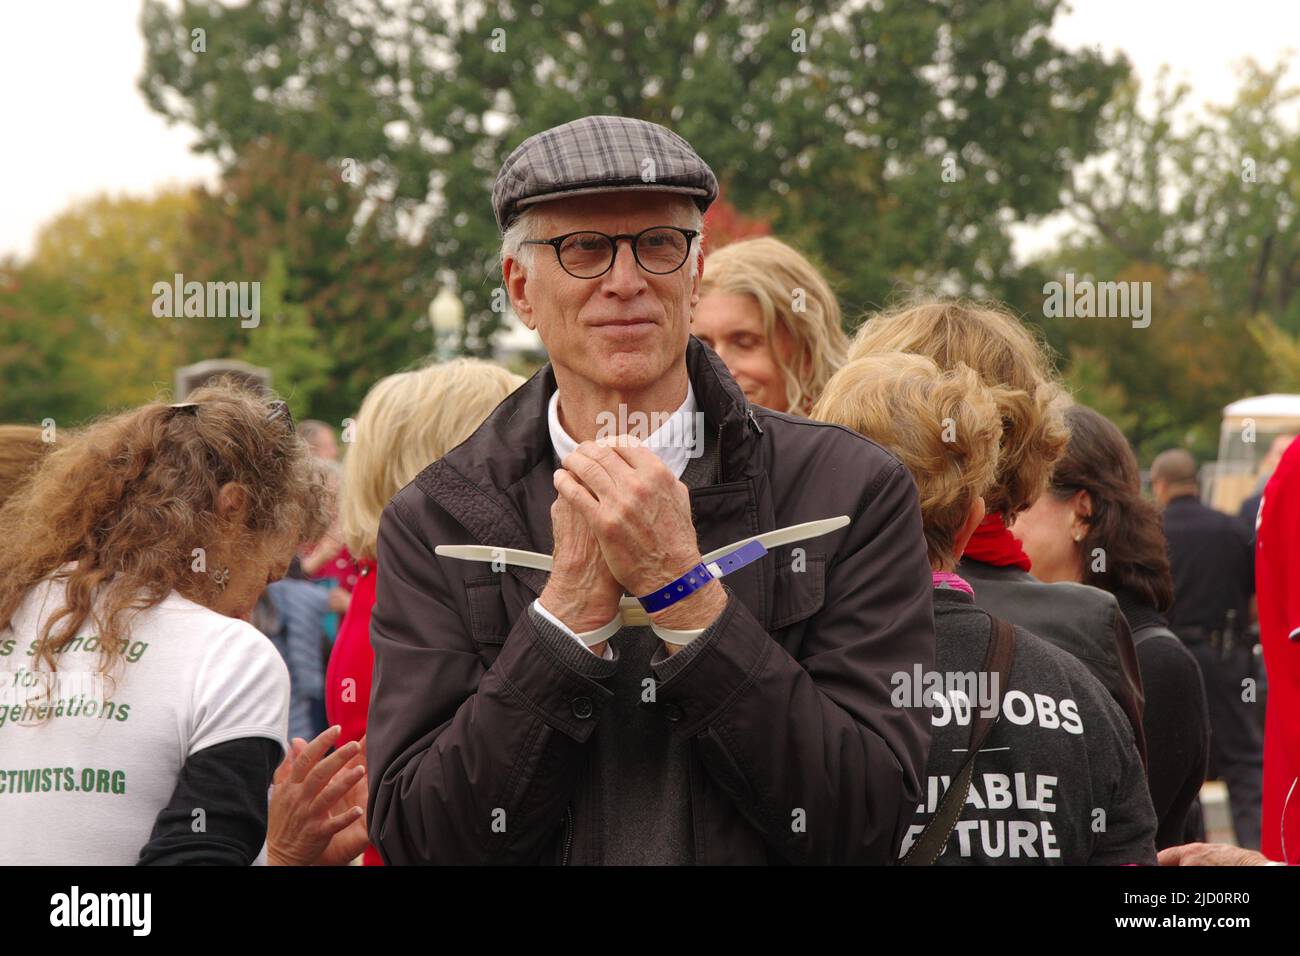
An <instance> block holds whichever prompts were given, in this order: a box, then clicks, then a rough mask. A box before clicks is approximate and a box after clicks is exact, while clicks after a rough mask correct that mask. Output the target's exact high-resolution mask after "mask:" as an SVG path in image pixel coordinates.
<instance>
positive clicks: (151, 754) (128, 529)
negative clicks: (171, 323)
mask: <svg viewBox="0 0 1300 956" xmlns="http://www.w3.org/2000/svg"><path fill="white" fill-rule="evenodd" d="M323 491H324V484H323V482H322V480H321V475H320V473H319V471H318V469H317V468H316V467H315V466H314V465H313V464H312V462H311V459H310V456H309V454H308V451H307V446H306V444H305V443H304V442H303V441H302V439H301V438H300V437H299V436H298V435H297V434H296V433H295V431H294V428H293V420H292V418H291V417H290V415H289V409H288V406H287V405H286V404H285V403H283V402H279V401H274V400H272V399H271V398H270V397H268V396H266V395H262V394H259V393H256V392H253V391H250V390H246V389H244V388H242V387H239V386H237V385H235V384H234V383H232V382H229V381H222V382H218V383H216V384H212V385H208V386H205V387H203V388H200V389H197V390H196V391H194V392H193V393H192V394H191V395H190V396H189V400H188V401H186V402H182V403H178V404H175V405H164V404H150V405H145V406H143V407H140V408H136V409H132V410H129V411H125V412H121V413H119V414H116V415H112V416H110V417H106V418H103V419H101V420H99V421H97V422H95V423H93V424H91V425H90V426H88V427H87V428H85V429H83V430H81V431H78V432H73V433H71V434H69V435H67V436H66V437H65V436H63V435H61V436H60V440H59V442H58V443H57V446H56V447H55V449H54V450H53V451H51V452H49V454H48V455H46V456H45V457H44V459H43V461H42V462H41V464H40V466H39V467H38V468H37V469H36V471H35V472H34V473H33V474H32V475H31V476H30V477H29V478H28V479H27V480H26V481H25V482H24V483H23V485H22V486H21V488H20V489H19V490H18V492H17V493H16V494H15V495H14V496H13V497H12V498H11V499H10V500H9V501H7V502H6V503H5V505H4V507H3V508H2V509H0V540H3V541H5V543H6V544H5V547H4V548H3V549H0V691H2V692H3V694H4V698H3V699H2V700H0V705H3V706H0V750H2V751H3V752H4V754H5V763H6V764H7V765H8V766H10V767H22V768H40V769H24V770H19V771H11V772H10V773H9V774H8V775H7V776H0V781H2V783H0V786H3V788H4V792H5V797H4V801H5V812H4V814H3V815H0V844H2V845H3V846H4V847H5V855H6V862H9V863H39V864H76V865H87V864H114V865H116V864H130V863H137V862H139V863H153V864H156V863H239V864H247V863H250V862H253V860H254V858H255V857H257V856H258V853H259V850H260V849H261V847H262V845H263V842H264V839H265V838H266V835H267V789H268V787H269V786H270V784H271V782H272V776H273V773H274V772H275V768H276V765H277V763H278V762H279V760H280V758H281V754H282V753H284V752H285V751H286V750H287V749H288V748H287V742H286V740H285V728H286V722H287V707H288V696H289V687H288V675H287V673H286V671H285V666H284V663H283V662H282V661H281V659H280V656H279V654H278V653H277V652H276V650H275V649H274V647H273V646H272V645H271V643H270V642H269V641H268V640H267V639H266V638H265V637H264V636H263V635H262V634H261V633H260V632H258V631H257V630H256V629H255V628H254V627H253V626H252V625H251V624H249V623H248V622H247V619H248V617H249V615H250V614H251V612H252V609H253V606H254V605H255V603H256V602H257V599H258V596H259V595H260V593H261V591H262V589H263V588H264V587H265V585H266V584H267V583H268V582H269V581H273V580H275V579H276V578H278V577H280V576H281V575H283V574H284V573H285V570H286V568H287V566H288V564H289V561H290V558H291V557H292V555H293V553H294V550H295V548H296V546H297V545H298V544H299V543H300V542H301V541H303V540H304V539H307V538H313V537H316V536H318V535H319V534H320V533H321V532H322V531H323V530H324V525H325V521H326V516H327V504H328V503H327V502H326V501H325V500H324V497H323ZM314 746H317V748H318V749H317V751H316V752H314V757H311V758H308V759H306V760H305V761H304V763H309V762H312V760H313V759H315V758H316V757H319V755H320V753H322V752H323V749H324V746H325V744H319V745H314ZM358 752H359V748H356V747H354V748H353V749H352V750H350V751H340V752H339V753H337V754H336V755H334V756H333V757H331V758H329V760H331V761H333V763H330V764H329V765H328V766H325V762H322V766H323V767H324V769H323V770H322V771H321V774H322V776H326V778H327V779H328V777H329V776H332V774H333V771H334V770H335V769H338V767H341V766H343V765H344V764H347V763H350V762H352V761H353V759H354V758H356V757H357V756H358ZM336 765H337V766H336ZM325 771H329V774H328V775H326V773H325ZM362 775H364V770H363V769H361V768H358V767H354V768H353V769H351V770H349V771H348V772H347V775H346V777H345V778H339V779H336V780H333V781H331V783H330V784H329V787H327V788H325V790H321V791H320V792H319V793H316V794H314V795H313V797H320V798H321V799H322V800H324V799H325V798H329V802H330V804H332V803H333V802H334V800H335V799H337V798H338V797H340V796H342V794H343V792H344V791H346V789H347V787H346V786H344V784H345V780H346V783H348V784H351V783H355V782H356V780H357V779H359V778H360V776H362ZM300 783H301V781H297V780H295V781H294V788H295V790H300V789H301V787H299V786H298V785H299V784H300ZM330 787H332V788H334V789H330ZM326 791H328V792H326ZM336 791H337V792H336ZM304 812H305V811H304ZM295 819H301V816H295ZM359 822H360V816H359V813H358V812H357V811H355V810H354V811H351V812H348V813H345V814H343V815H340V816H339V817H337V818H333V819H330V820H328V821H326V823H327V829H328V830H329V831H330V832H329V834H327V835H326V837H325V839H326V841H327V842H328V840H329V839H331V838H332V836H333V835H335V834H338V833H341V832H342V831H343V830H344V829H345V828H346V827H349V826H355V825H357V824H358V823H359ZM317 835H319V833H318V834H317ZM293 836H294V838H295V839H298V840H299V842H300V843H301V838H302V836H303V834H302V833H301V832H295V833H294V834H293ZM270 849H271V852H272V854H274V853H275V851H276V846H275V845H274V844H273V845H272V846H271V848H270ZM317 849H319V847H318V848H317ZM313 856H314V853H313Z"/></svg>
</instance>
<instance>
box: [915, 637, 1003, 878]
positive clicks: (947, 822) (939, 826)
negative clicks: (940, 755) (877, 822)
mask: <svg viewBox="0 0 1300 956" xmlns="http://www.w3.org/2000/svg"><path fill="white" fill-rule="evenodd" d="M989 616H990V617H992V618H993V632H992V633H991V634H990V635H989V649H988V653H987V654H986V655H985V657H984V672H985V673H987V674H990V675H996V677H997V683H995V684H992V685H991V686H992V687H994V688H996V690H997V694H998V698H999V699H998V701H997V707H996V709H995V712H994V713H993V714H992V715H989V714H985V713H984V711H983V708H978V709H976V708H972V717H971V729H970V749H969V750H968V751H967V752H966V762H965V763H964V764H962V767H961V770H960V771H959V772H958V774H957V776H956V778H955V779H954V780H953V782H952V785H951V786H949V787H948V789H947V790H946V791H945V792H944V795H943V799H942V800H940V801H939V806H938V807H937V808H936V809H935V812H934V816H933V817H931V818H930V822H929V823H927V824H926V826H925V829H924V830H922V831H921V835H920V836H919V837H917V838H916V842H915V843H913V844H912V848H911V849H910V850H908V851H907V855H906V856H904V857H903V859H902V861H901V863H902V865H903V866H930V865H931V864H932V863H934V862H935V860H937V859H939V854H941V853H942V852H943V848H944V846H945V845H947V843H948V837H950V836H951V835H952V831H953V828H954V827H955V826H957V818H958V817H960V816H961V811H962V808H963V807H964V806H965V805H966V796H967V794H968V792H969V791H970V782H971V777H972V776H973V775H974V773H975V758H976V757H977V756H978V755H979V752H980V748H981V747H983V746H984V742H985V741H986V740H988V736H989V733H990V732H991V731H992V730H993V725H994V724H995V723H997V720H998V715H999V714H1000V713H1001V712H1002V700H1001V697H1002V695H1004V694H1005V693H1006V691H1007V685H1008V684H1009V683H1010V678H1011V661H1012V659H1013V658H1014V657H1015V656H1016V632H1015V630H1014V629H1013V628H1012V626H1011V625H1010V624H1008V623H1007V622H1006V621H1004V620H1002V619H1001V618H997V617H993V616H992V615H989Z"/></svg>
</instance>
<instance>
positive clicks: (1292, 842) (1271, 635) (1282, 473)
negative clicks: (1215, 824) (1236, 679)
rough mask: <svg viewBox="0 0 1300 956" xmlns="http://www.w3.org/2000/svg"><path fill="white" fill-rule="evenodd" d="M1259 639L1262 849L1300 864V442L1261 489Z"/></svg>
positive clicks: (1257, 538)
mask: <svg viewBox="0 0 1300 956" xmlns="http://www.w3.org/2000/svg"><path fill="white" fill-rule="evenodd" d="M1255 548H1256V551H1255V590H1256V595H1257V597H1258V601H1259V636H1260V643H1261V644H1262V645H1263V647H1264V663H1265V665H1266V666H1267V667H1268V704H1267V708H1266V711H1265V717H1264V721H1265V723H1264V808H1263V820H1262V833H1261V839H1260V849H1261V850H1262V851H1263V853H1264V854H1265V855H1266V856H1268V857H1269V858H1270V859H1273V860H1281V861H1285V862H1287V863H1297V862H1300V588H1297V587H1296V582H1297V581H1300V441H1298V442H1292V443H1291V446H1290V447H1289V448H1288V449H1287V451H1286V454H1284V455H1283V456H1282V460H1281V461H1280V462H1279V463H1278V466H1277V470H1276V471H1274V472H1273V477H1272V478H1270V479H1269V482H1268V484H1267V485H1266V486H1265V487H1264V500H1263V503H1262V504H1261V505H1260V511H1259V528H1258V531H1257V532H1256V536H1255Z"/></svg>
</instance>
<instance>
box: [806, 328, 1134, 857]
mask: <svg viewBox="0 0 1300 956" xmlns="http://www.w3.org/2000/svg"><path fill="white" fill-rule="evenodd" d="M1032 404H1033V399H1032V398H1031V397H1030V395H1029V394H1027V393H1026V392H1025V391H1024V390H1021V389H1017V388H1007V387H1002V386H992V387H990V386H987V385H985V384H984V383H982V382H981V381H980V376H979V375H978V374H976V373H975V372H974V371H972V370H971V369H970V368H968V367H967V366H966V365H965V364H963V363H962V362H955V363H954V364H953V366H952V367H951V368H950V369H946V370H943V371H940V369H939V367H938V366H937V365H936V364H935V363H934V361H932V360H931V359H930V358H928V357H926V356H922V355H909V354H906V353H903V352H886V351H882V352H877V353H874V354H871V355H868V356H864V357H862V358H858V359H854V360H851V361H850V362H849V363H848V364H847V365H845V366H844V368H843V369H841V370H840V371H839V372H838V373H837V374H836V375H835V376H834V377H833V378H832V379H831V380H830V383H829V384H828V385H827V386H826V390H825V392H824V393H823V394H822V398H821V400H820V401H819V402H818V403H817V405H816V407H815V408H814V409H813V414H812V417H813V418H815V419H818V420H821V421H827V422H832V423H834V424H838V425H844V426H846V427H849V428H852V429H854V430H855V431H857V432H860V433H861V434H863V435H865V436H866V437H868V438H870V439H871V440H872V441H875V442H876V443H877V444H879V445H881V446H882V447H884V448H885V449H886V450H887V451H889V452H892V453H893V454H894V455H895V456H896V457H897V458H898V459H899V461H901V462H902V463H903V465H904V467H906V468H907V470H908V471H909V472H911V474H912V477H913V479H914V480H915V482H916V488H917V496H918V498H919V501H920V507H921V522H922V525H923V527H924V530H925V539H926V547H927V549H928V551H929V556H930V567H931V569H932V578H933V582H932V583H933V592H932V593H933V596H934V624H935V652H936V653H935V666H934V672H933V674H932V675H930V676H926V675H922V674H921V673H919V668H918V669H917V670H918V673H916V674H915V675H913V674H908V673H905V672H904V673H900V674H895V675H894V677H893V678H892V683H893V685H894V693H895V696H894V697H893V698H892V700H893V703H894V704H895V706H907V705H908V704H910V703H916V702H917V698H918V697H920V703H923V704H924V705H925V706H927V707H928V708H929V710H930V715H931V724H932V725H933V736H932V738H931V742H930V755H929V759H928V760H927V762H926V778H925V780H924V786H923V788H922V792H923V794H924V795H925V798H924V802H923V803H922V804H921V805H920V806H919V807H918V809H917V810H916V813H915V815H914V822H913V823H912V824H911V825H910V826H909V828H908V830H907V832H906V834H905V835H904V838H903V845H902V848H901V855H902V856H903V857H904V859H905V860H906V862H908V863H909V864H916V863H923V864H929V863H939V864H947V865H967V866H969V865H1005V864H1016V863H1029V864H1044V863H1046V864H1086V863H1096V864H1102V863H1109V864H1125V863H1148V864H1149V863H1154V862H1155V846H1154V843H1153V838H1154V835H1155V814H1154V812H1153V811H1152V809H1151V800H1150V797H1149V796H1148V795H1147V788H1146V782H1145V779H1144V776H1143V768H1142V760H1141V758H1140V757H1139V755H1138V752H1137V748H1136V746H1135V744H1134V741H1133V735H1132V732H1131V730H1130V728H1129V726H1128V723H1127V721H1126V720H1125V717H1124V714H1123V713H1122V712H1121V711H1120V709H1119V707H1118V706H1116V704H1115V702H1114V701H1112V700H1111V699H1110V697H1109V696H1108V695H1107V693H1106V690H1105V688H1103V687H1102V686H1101V684H1100V683H1098V681H1097V679H1096V678H1095V677H1093V676H1092V675H1091V674H1090V673H1088V669H1087V668H1086V667H1084V666H1083V664H1082V663H1081V662H1080V661H1078V660H1076V659H1075V658H1074V657H1073V656H1071V655H1070V654H1067V653H1066V652H1064V651H1062V650H1060V649H1058V648H1055V647H1052V646H1051V645H1050V644H1048V643H1047V642H1046V641H1043V640H1040V639H1039V638H1037V637H1035V636H1034V635H1033V634H1032V633H1030V632H1029V631H1026V630H1024V629H1021V628H1012V627H1011V626H1009V625H1006V624H1002V623H1001V622H1000V621H998V620H997V619H996V618H994V617H993V616H992V615H990V614H989V613H988V612H987V610H985V609H984V608H983V607H982V605H981V601H980V595H979V593H977V590H976V589H973V588H972V587H971V584H970V583H969V582H967V581H966V580H965V579H964V578H963V577H961V576H959V575H958V574H957V573H954V572H953V569H954V568H955V567H958V564H957V561H958V559H959V558H960V557H961V555H962V552H963V550H964V549H965V548H966V546H967V543H968V541H969V540H970V538H971V536H972V535H973V534H974V533H975V529H976V528H977V527H979V525H980V523H981V521H982V520H983V518H984V512H985V502H984V498H985V496H986V495H989V494H990V493H992V492H994V491H995V490H996V489H997V476H998V474H999V471H1000V466H1001V457H1002V451H1001V449H1002V446H1003V442H1004V439H1003V430H1004V424H1003V419H1004V417H1006V416H1009V415H1010V416H1020V417H1022V418H1023V417H1025V416H1028V415H1030V414H1031V411H1030V406H1032ZM995 635H999V639H998V642H997V645H994V637H995ZM991 645H994V646H999V645H1000V646H1001V647H1002V648H1004V649H1005V651H1006V655H1005V657H1004V659H1003V661H1002V664H1001V666H1000V667H999V666H998V665H997V658H996V656H995V655H992V654H990V653H989V648H990V646H991ZM935 678H942V680H939V681H936V679H935ZM923 688H924V690H923ZM976 711H979V712H980V713H981V714H982V715H985V716H987V717H990V718H992V717H996V716H998V715H999V714H1000V719H997V721H996V723H994V724H993V725H992V729H991V730H989V731H988V735H987V737H985V738H984V739H983V740H982V741H978V740H977V741H976V742H974V743H973V742H972V727H973V725H974V723H975V722H974V716H975V712H976ZM1013 780H1017V781H1024V780H1034V781H1037V783H1036V784H1035V786H1036V787H1038V788H1040V789H1038V790H1036V794H1037V796H1036V797H1030V796H1029V795H1028V792H1027V791H1026V790H1024V787H1023V785H1019V786H1021V791H1020V793H1019V794H1018V795H1017V796H1016V797H1013V796H1012V785H1011V781H1013ZM949 781H951V786H950V785H949ZM1044 781H1050V783H1048V784H1047V787H1048V791H1050V794H1048V793H1047V791H1044V790H1043V789H1041V788H1042V787H1043V786H1044ZM968 794H969V795H968ZM1013 805H1014V807H1015V812H1014V813H1010V814H1009V813H1008V812H1007V810H1008V808H1010V807H1012V806H1013ZM1098 811H1101V812H1102V813H1103V814H1104V816H1105V820H1106V824H1107V825H1106V828H1105V830H1104V831H1103V832H1102V833H1101V834H1100V835H1099V834H1097V833H1096V832H1094V830H1093V823H1094V821H1095V820H1096V819H1097V816H1096V814H1097V812H1098Z"/></svg>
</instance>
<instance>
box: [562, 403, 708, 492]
mask: <svg viewBox="0 0 1300 956" xmlns="http://www.w3.org/2000/svg"><path fill="white" fill-rule="evenodd" d="M610 414H611V415H613V414H616V413H612V412H611V413H610ZM625 414H626V413H625ZM623 417H624V416H618V420H619V425H620V429H619V431H620V432H625V431H626V428H625V427H622V426H624V425H625V424H626V422H625V421H623ZM546 419H547V423H548V425H549V426H550V430H551V447H552V448H554V449H555V457H557V458H558V459H559V460H560V461H564V459H565V457H566V456H568V455H569V454H570V453H571V452H573V451H574V450H575V449H576V448H577V447H578V443H577V442H576V441H574V440H573V438H572V437H571V436H570V435H569V433H568V432H566V431H565V430H564V427H563V426H562V425H560V391H559V389H556V390H555V392H554V393H552V395H551V402H550V405H549V406H548V407H547V410H546ZM697 421H698V419H697V416H696V404H695V389H694V388H693V387H692V386H691V383H690V380H689V379H688V380H687V382H686V400H685V401H684V402H682V403H681V405H679V406H678V407H677V410H676V411H675V412H673V413H672V414H671V415H670V416H668V418H667V420H666V421H664V422H663V423H662V424H661V425H660V427H659V428H657V429H655V431H654V432H652V433H651V434H650V436H649V437H648V438H647V439H646V440H645V441H644V442H642V444H644V445H645V446H646V447H647V448H648V449H650V451H652V452H654V454H655V455H656V456H657V457H658V458H659V460H660V461H662V462H663V463H664V464H665V465H666V466H667V467H668V470H669V471H671V472H672V473H673V477H674V478H680V477H681V476H682V473H683V472H684V471H686V464H687V462H688V461H690V459H691V457H692V456H691V450H692V447H693V445H694V442H695V441H696V440H700V439H702V438H703V436H702V435H698V436H697V435H696V434H695V432H696V424H697Z"/></svg>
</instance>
